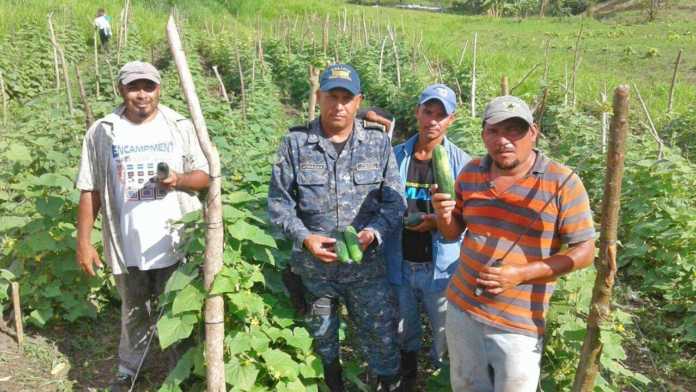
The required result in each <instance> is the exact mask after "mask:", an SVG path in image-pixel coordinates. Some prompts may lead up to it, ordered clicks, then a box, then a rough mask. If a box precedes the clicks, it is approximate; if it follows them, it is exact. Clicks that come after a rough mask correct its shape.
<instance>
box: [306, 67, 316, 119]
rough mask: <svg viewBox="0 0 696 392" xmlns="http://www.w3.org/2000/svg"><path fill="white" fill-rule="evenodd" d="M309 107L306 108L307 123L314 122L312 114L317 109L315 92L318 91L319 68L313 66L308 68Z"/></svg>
mask: <svg viewBox="0 0 696 392" xmlns="http://www.w3.org/2000/svg"><path fill="white" fill-rule="evenodd" d="M309 86H310V89H309V107H308V108H307V110H308V113H307V118H308V119H309V121H312V120H314V116H315V114H314V112H315V111H316V108H317V91H319V68H316V67H315V66H313V65H310V66H309Z"/></svg>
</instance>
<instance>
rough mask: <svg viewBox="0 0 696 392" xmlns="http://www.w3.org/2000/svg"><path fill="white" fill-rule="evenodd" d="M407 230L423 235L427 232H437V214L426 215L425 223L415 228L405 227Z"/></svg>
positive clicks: (424, 217) (414, 226)
mask: <svg viewBox="0 0 696 392" xmlns="http://www.w3.org/2000/svg"><path fill="white" fill-rule="evenodd" d="M404 227H405V228H406V229H407V230H411V231H418V232H421V233H425V232H427V231H431V230H437V218H436V217H435V214H425V215H424V216H423V222H421V223H419V224H417V225H413V226H404Z"/></svg>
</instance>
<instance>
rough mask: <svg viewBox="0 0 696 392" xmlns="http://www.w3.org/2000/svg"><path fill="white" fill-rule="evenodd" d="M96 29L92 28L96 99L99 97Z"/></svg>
mask: <svg viewBox="0 0 696 392" xmlns="http://www.w3.org/2000/svg"><path fill="white" fill-rule="evenodd" d="M97 38H98V33H97V29H94V77H95V86H96V93H97V99H99V79H100V78H99V51H98V50H97Z"/></svg>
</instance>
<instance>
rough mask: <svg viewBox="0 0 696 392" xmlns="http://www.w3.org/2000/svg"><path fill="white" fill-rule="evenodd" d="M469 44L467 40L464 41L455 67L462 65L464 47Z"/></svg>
mask: <svg viewBox="0 0 696 392" xmlns="http://www.w3.org/2000/svg"><path fill="white" fill-rule="evenodd" d="M468 46H469V40H466V41H464V47H463V48H462V53H461V54H460V55H459V61H457V67H459V66H461V65H462V61H464V54H465V53H466V48H467V47H468Z"/></svg>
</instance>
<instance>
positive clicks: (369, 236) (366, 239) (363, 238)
mask: <svg viewBox="0 0 696 392" xmlns="http://www.w3.org/2000/svg"><path fill="white" fill-rule="evenodd" d="M374 240H375V233H373V232H372V230H361V231H360V233H358V241H360V249H362V250H363V252H364V251H365V249H367V247H368V246H370V244H371V243H372V242H373V241H374Z"/></svg>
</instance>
